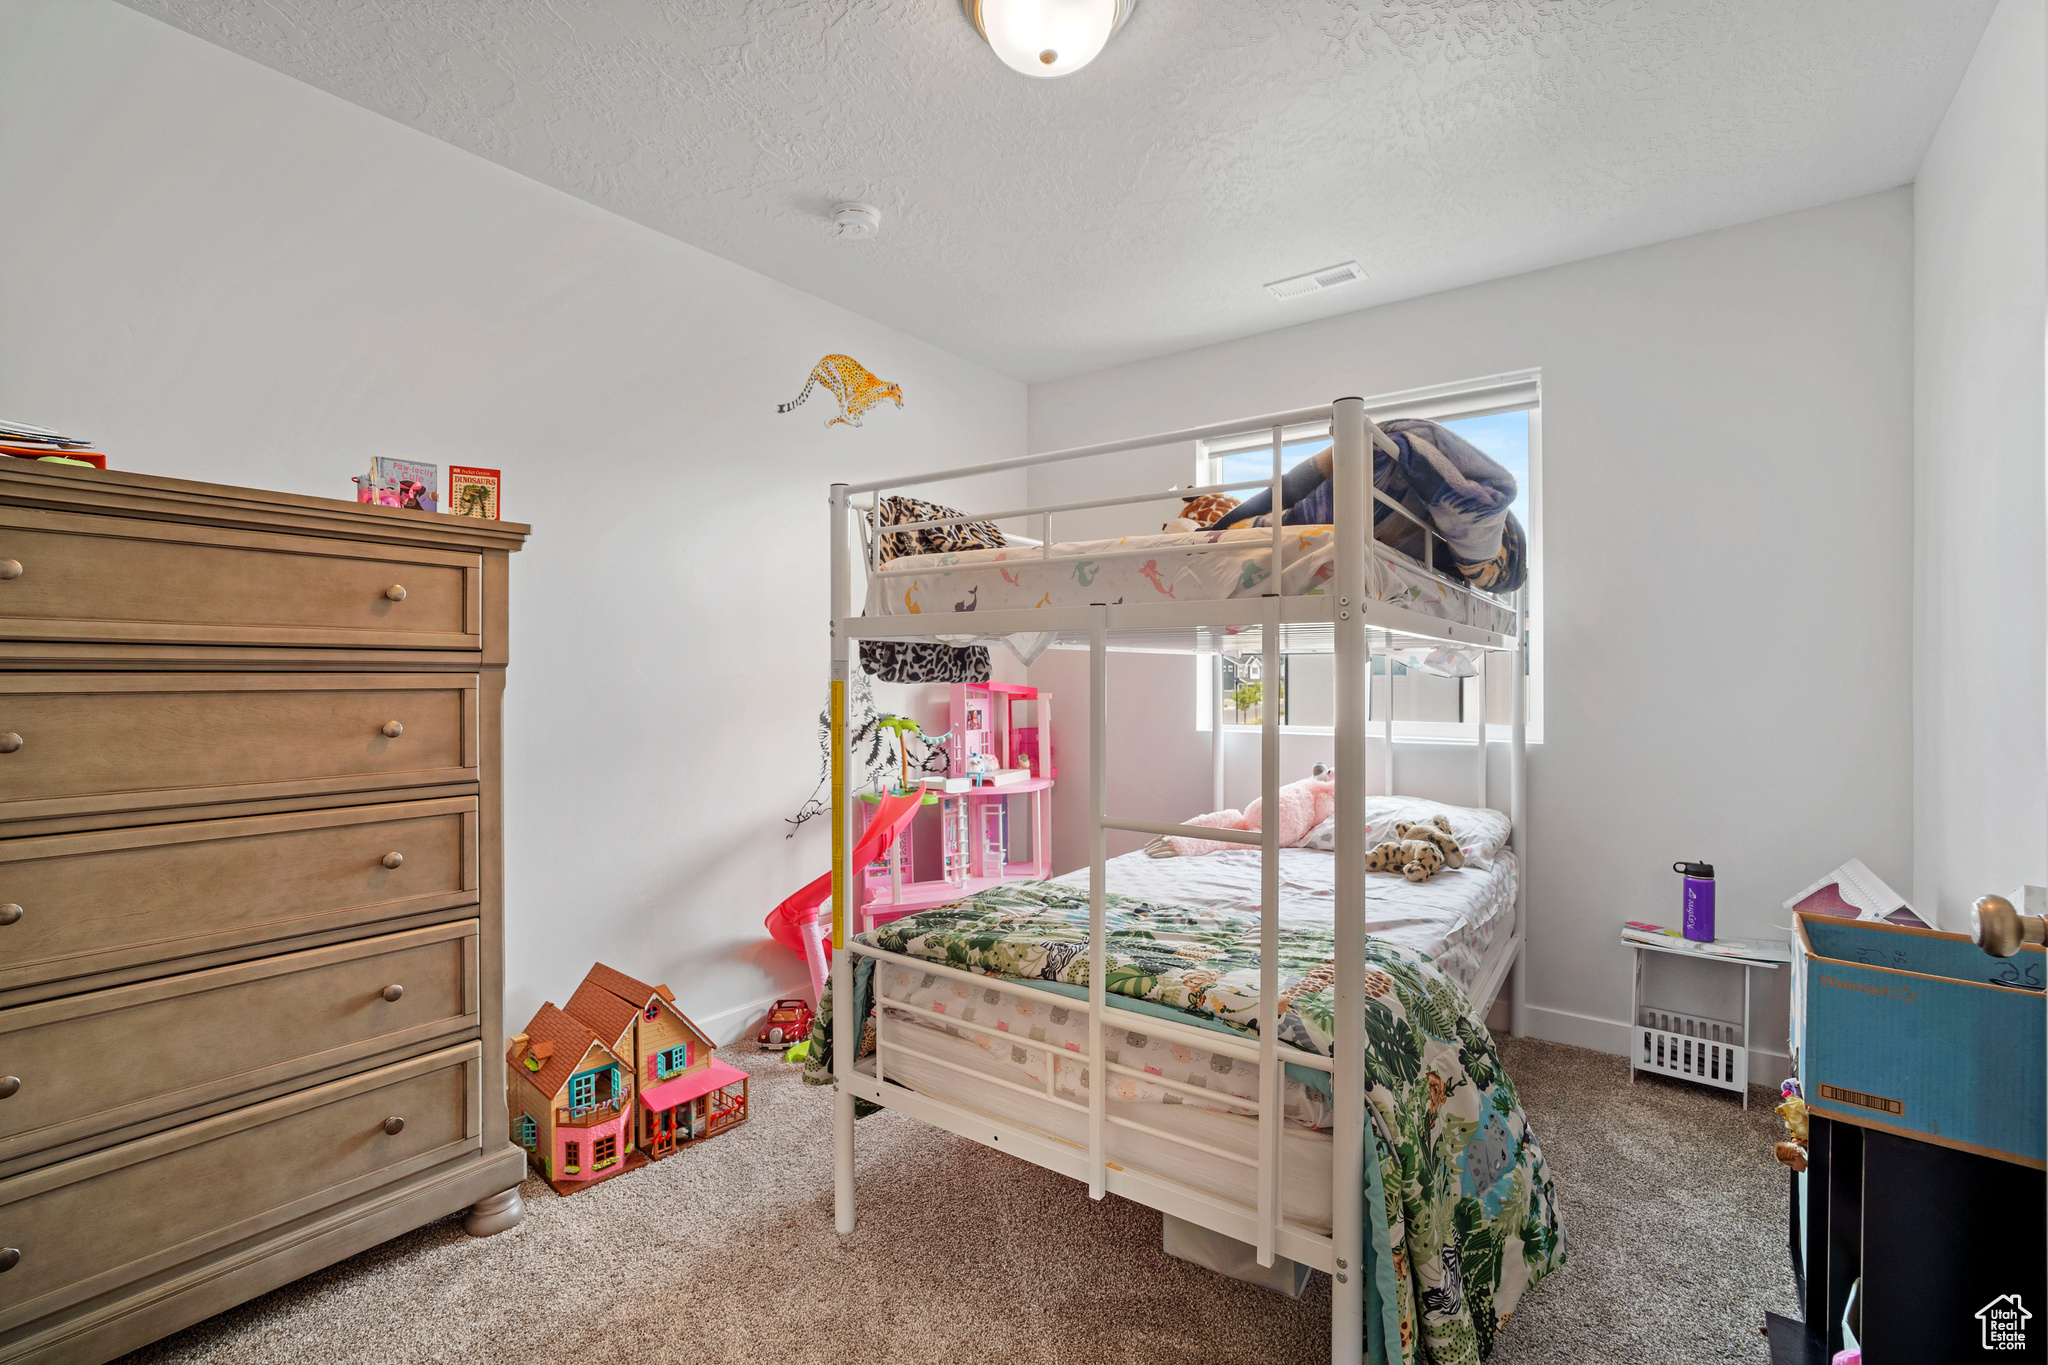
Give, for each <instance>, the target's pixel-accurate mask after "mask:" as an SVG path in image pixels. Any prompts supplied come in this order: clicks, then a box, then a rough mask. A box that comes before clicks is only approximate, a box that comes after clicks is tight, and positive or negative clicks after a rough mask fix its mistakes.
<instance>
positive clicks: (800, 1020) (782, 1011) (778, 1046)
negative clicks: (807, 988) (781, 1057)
mask: <svg viewBox="0 0 2048 1365" xmlns="http://www.w3.org/2000/svg"><path fill="white" fill-rule="evenodd" d="M810 1036H811V1002H810V1001H808V1000H805V999H803V998H802V997H801V996H791V997H789V998H788V999H784V1000H778V1001H776V1002H775V1007H774V1008H773V1009H771V1010H769V1011H768V1022H767V1023H765V1024H763V1025H762V1026H761V1035H760V1038H759V1040H758V1041H759V1042H760V1044H761V1046H762V1047H764V1048H768V1049H769V1050H771V1051H775V1052H780V1051H781V1050H782V1049H784V1048H786V1047H789V1046H790V1045H791V1044H794V1043H800V1042H802V1041H804V1039H806V1038H808V1037H810Z"/></svg>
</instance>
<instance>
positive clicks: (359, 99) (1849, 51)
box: [125, 0, 1995, 380]
mask: <svg viewBox="0 0 2048 1365" xmlns="http://www.w3.org/2000/svg"><path fill="white" fill-rule="evenodd" d="M125 3H128V4H129V5H130V6H131V7H132V8H134V9H137V10H140V11H142V12H144V13H146V14H151V15H155V16H157V17H158V18H161V19H163V20H165V21H167V22H169V23H172V24H175V25H177V26H178V27H180V28H183V29H186V30H188V31H189V32H192V33H194V34H197V35H199V36H200V37H202V38H205V39H208V40H209V41H212V42H214V43H217V44H219V45H221V46H223V47H226V48H229V49H231V50H233V51H235V52H239V53H242V54H244V55H245V56H248V57H250V58H253V59H254V60H256V61H258V62H261V63H263V64H264V65H266V66H269V67H272V68H275V69H276V70H278V71H281V72H284V73H286V74H288V75H291V76H294V77H297V78H299V79H301V80H304V81H306V82H309V83H310V84H312V85H315V86H318V87H320V88H321V89H324V90H328V91H331V92H333V93H334V94H336V95H339V96H341V97H342V98H344V99H347V100H350V101H353V102H354V103H356V104H359V105H362V106H364V107H365V108H368V109H373V110H376V111H377V112H379V113H381V114H385V115H388V116H389V117H391V118H393V119H397V120H398V121H400V122H402V123H406V124H409V125H411V126H412V127H414V128H418V129H420V130H422V131H424V132H427V133H430V134H432V135H434V136H435V137H438V138H442V139H444V140H446V141H448V142H451V143H453V144H455V145H456V146H458V147H463V148H467V149H468V150H470V151H473V152H475V153H476V154H478V155H480V156H484V157H488V158H490V159H491V160H493V161H496V162H499V163H501V164H502V165H505V166H507V167H510V168H511V169H513V170H515V171H518V172H520V173H522V174H525V175H528V176H531V177H532V178H533V179H535V180H539V181H542V182H544V183H546V184H549V185H553V186H556V187H558V188H560V189H562V190H566V191H567V192H569V193H570V194H574V195H577V196H579V197H580V198H583V199H586V200H589V201H590V202H592V203H594V204H598V205H602V206H603V207H605V208H608V209H611V210H614V211H616V212H618V213H621V214H624V215H625V216H627V217H629V218H633V219H636V220H638V221H639V222H642V223H645V224H647V225H648V226H650V227H653V228H656V229H659V230H660V231H662V232H666V233H669V234H671V235H673V236H675V237H678V238H681V239H682V240H684V241H687V242H691V243H694V244H696V245H698V246H701V247H704V248H706V249H708V250H710V251H713V252H716V253H717V254H719V255H721V256H725V257H727V258H729V259H731V260H734V261H738V262H740V263H742V264H744V265H747V266H750V267H752V268H754V269H756V270H759V271H761V272H762V273H763V274H766V275H770V276H773V277H775V278H777V279H780V280H784V281H786V282H788V283H790V284H793V285H796V286H797V287H799V288H802V289H805V290H808V291H810V292H811V293H814V294H818V295H820V296H822V297H824V298H827V299H830V300H833V301H834V302H837V303H840V304H842V305H844V306H846V307H848V308H851V309H853V310H854V311H856V312H859V313H862V314H865V315H867V316H870V317H873V318H877V319H879V320H881V321H884V322H887V323H890V324H893V325H895V326H897V327H899V328H901V329H902V330H904V331H906V332H909V333H912V334H913V335H916V336H920V337H923V338H925V339H927V340H929V341H932V342H934V343H936V344H938V345H940V346H943V347H945V348H946V349H948V350H951V351H954V352H956V353H958V354H961V355H965V356H968V357H971V358H973V359H976V360H979V361H982V362H983V363H985V364H988V365H990V366H993V367H994V368H996V369H998V370H1001V371H1004V372H1006V373H1009V374H1012V375H1015V376H1017V377H1019V378H1022V379H1027V380H1039V379H1046V378H1052V377H1056V376H1059V375H1064V374H1070V373H1074V372H1077V371H1082V370H1087V369H1093V368H1097V367H1100V366H1103V365H1109V364H1114V363H1117V362H1120V361H1125V360H1132V359H1137V358H1139V357H1143V356H1148V355H1158V354H1162V353H1166V352H1171V351H1176V350H1181V349H1184V348H1186V347H1190V346H1195V345H1200V344H1203V343H1205V342H1210V341H1216V340H1221V339H1224V338H1227V337H1232V336H1240V335H1244V334H1247V333H1251V332H1258V331H1264V330H1267V329H1269V328H1273V327H1281V326H1286V325H1289V324H1291V323H1295V322H1300V321H1303V320H1305V319H1308V318H1313V317H1320V316H1326V315H1328V314H1331V313H1338V312H1346V311H1349V310H1351V309H1355V308H1360V307H1364V306H1366V305H1368V304H1373V303H1380V302H1385V301H1387V300H1391V299H1397V298H1406V297H1412V296H1414V295H1417V294H1423V293H1428V292H1430V291H1433V290H1438V289H1444V288H1449V287H1452V286H1456V285H1460V284H1468V283H1472V282H1475V281H1479V280H1484V279H1491V278H1496V277H1499V276H1502V275H1507V274H1512V273H1515V272H1517V271H1522V270H1527V269H1532V268H1535V267H1538V266H1543V265H1549V264H1555V263H1558V262H1562V261H1568V260H1575V259H1580V258H1583V257H1586V256H1591V255H1597V254H1599V253H1602V252H1606V251H1613V250H1617V249H1620V248H1623V247H1628V246H1634V245H1639V244H1642V243H1646V242H1652V241H1658V240H1662V239H1665V238H1669V237H1675V236H1681V235H1683V234H1686V233H1691V232H1698V231H1702V230H1705V229H1708V228H1712V227H1718V226H1722V225H1726V224H1730V223H1736V222H1742V221H1746V220H1749V219H1753V218H1759V217H1764V216H1767V215H1770V214H1774V213H1781V212H1786V211H1789V210H1792V209H1796V208H1802V207H1806V206H1809V205H1813V204H1819V203H1825V202H1828V201H1830V200H1835V199H1841V198H1845V197H1848V196H1851V195H1856V194H1862V193H1867V192H1870V191H1874V190H1878V189H1883V188H1887V187H1889V186H1893V185H1898V184H1903V183H1905V182H1907V181H1909V180H1911V179H1912V178H1913V176H1914V173H1915V170H1916V169H1917V167H1918V165H1919V161H1920V157H1921V154H1922V153H1923V151H1924V150H1925V148H1926V146H1927V143H1928V141H1929V139H1930V138H1931V136H1932V135H1933V131H1934V128H1935V126H1936V124H1937V123H1938V122H1939V121H1940V118H1941V114H1942V112H1943V110H1944V109H1945V108H1946V107H1947V104H1948V100H1949V97H1950V95H1951V94H1952V93H1953V92H1954V90H1955V87H1956V84H1957V82H1958V81H1959V80H1960V78H1961V75H1962V71H1963V68H1964V67H1965V66H1966V65H1967V63H1968V60H1969V57H1970V54H1971V52H1972V51H1973V49H1974V47H1975V45H1976V42H1977V39H1978V36H1979V35H1980V34H1981V33H1982V31H1983V29H1984V25H1985V22H1986V20H1987V19H1988V17H1989V14H1990V11H1991V9H1992V8H1993V5H1994V3H1995V0H1366V2H1365V3H1338V2H1337V0H1142V3H1140V4H1139V5H1138V6H1137V11H1136V14H1135V15H1134V17H1133V18H1132V19H1131V21H1130V23H1129V24H1127V25H1126V26H1125V28H1124V30H1123V32H1122V33H1120V34H1119V35H1118V36H1117V37H1116V38H1115V39H1114V40H1112V42H1111V43H1110V45H1109V47H1108V49H1107V50H1105V52H1104V53H1103V55H1102V56H1101V57H1100V58H1099V59H1098V60H1097V61H1096V62H1095V63H1094V65H1092V66H1090V67H1089V68H1087V69H1086V70H1084V71H1082V72H1080V73H1078V74H1076V75H1074V76H1070V77H1067V78H1064V79H1061V80H1053V81H1035V80H1029V79H1026V78H1024V77H1022V76H1018V75H1015V74H1014V73H1012V72H1010V71H1009V70H1007V69H1006V68H1004V67H1003V66H1002V65H1001V64H1000V63H998V62H997V60H996V59H995V56H994V54H993V53H991V52H990V51H989V50H988V49H987V47H986V46H985V45H984V44H983V43H982V41H981V39H980V37H979V36H978V35H977V34H976V33H975V31H974V29H973V26H972V25H971V24H970V23H969V22H968V20H967V19H966V17H965V16H964V14H963V13H962V11H961V7H960V5H959V3H958V0H809V2H807V3H806V2H803V0H790V2H789V3H780V4H778V3H768V0H694V3H693V2H691V0H125ZM841 199H862V200H867V201H869V202H871V203H874V204H877V205H879V206H880V207H881V209H882V211H883V215H884V219H883V226H882V232H881V236H880V237H879V238H878V239H877V240H874V241H869V242H856V241H845V240H838V239H835V238H833V237H832V236H831V233H830V228H829V226H828V223H827V218H826V215H827V213H828V211H829V209H830V207H831V205H832V204H833V203H834V202H835V201H837V200H841ZM1354 257H1355V258H1357V259H1358V260H1359V261H1360V262H1362V263H1363V264H1364V266H1365V268H1366V270H1367V271H1368V272H1369V273H1370V278H1369V279H1368V280H1367V281H1366V282H1365V283H1363V284H1357V285H1349V286H1345V287H1343V288H1341V289H1337V290H1333V291H1331V292H1329V293H1327V294H1322V295H1316V296H1310V297H1307V298H1303V299H1298V300H1293V301H1288V302H1281V301H1278V300H1275V299H1273V298H1272V297H1271V296H1270V295H1268V294H1267V293H1266V292H1265V291H1264V290H1263V289H1262V288H1261V286H1262V285H1263V284H1264V283H1265V282H1267V281H1269V280H1274V279H1279V278H1281V277H1283V276H1287V275H1293V274H1298V273H1300V272H1302V271H1306V270H1311V269H1314V268H1316V267H1319V266H1324V265H1329V264H1331V263H1333V262H1337V261H1343V260H1348V259H1351V258H1354Z"/></svg>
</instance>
